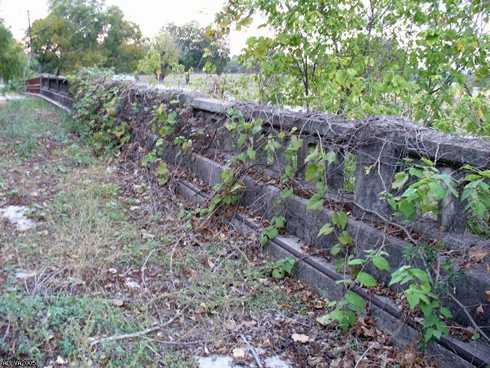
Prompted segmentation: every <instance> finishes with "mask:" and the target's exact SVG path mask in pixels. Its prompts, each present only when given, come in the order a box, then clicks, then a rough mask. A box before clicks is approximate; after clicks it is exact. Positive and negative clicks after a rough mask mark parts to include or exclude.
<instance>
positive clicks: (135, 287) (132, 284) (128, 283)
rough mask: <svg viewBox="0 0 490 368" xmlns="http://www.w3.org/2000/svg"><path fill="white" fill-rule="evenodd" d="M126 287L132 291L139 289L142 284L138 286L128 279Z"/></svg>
mask: <svg viewBox="0 0 490 368" xmlns="http://www.w3.org/2000/svg"><path fill="white" fill-rule="evenodd" d="M126 286H127V287H128V288H130V289H139V288H140V284H138V283H137V282H136V281H133V280H131V279H126Z"/></svg>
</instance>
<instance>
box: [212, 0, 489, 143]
mask: <svg viewBox="0 0 490 368" xmlns="http://www.w3.org/2000/svg"><path fill="white" fill-rule="evenodd" d="M489 10H490V3H489V2H488V1H485V0H472V1H455V0H339V1H328V0H302V1H299V0H233V1H232V0H229V1H228V2H227V4H226V5H225V7H224V9H223V11H222V12H220V13H219V14H218V17H217V25H218V30H219V31H221V32H228V31H229V30H230V28H231V26H232V25H235V26H237V27H241V26H246V25H247V24H249V23H250V22H251V20H252V19H253V17H254V15H255V14H257V13H262V14H263V15H265V17H266V19H267V26H269V27H270V28H272V31H273V32H271V33H273V36H271V37H259V38H252V39H250V40H249V42H248V47H247V49H246V51H245V53H244V55H243V58H244V59H245V60H246V61H247V62H248V63H249V65H250V66H254V67H257V68H259V69H260V73H259V75H258V78H259V81H260V82H261V83H262V84H263V85H265V86H267V88H262V89H261V91H262V92H263V96H262V97H263V99H264V100H267V101H273V102H276V103H285V104H290V105H291V104H294V105H304V106H310V107H314V108H316V109H321V110H327V111H331V112H335V113H338V114H346V115H348V116H351V117H354V118H361V117H365V116H367V115H373V114H390V115H399V116H406V117H409V118H411V119H414V120H418V121H422V122H424V123H425V124H426V125H431V126H436V127H438V128H440V129H443V130H446V131H454V130H464V131H470V132H475V133H478V134H486V135H490V110H489V108H488V94H489V91H488V88H487V87H485V86H488V83H487V81H488V70H489V59H488V54H489V49H490V38H489V37H490V36H489V33H488V29H489V28H488V21H489V15H490V12H489Z"/></svg>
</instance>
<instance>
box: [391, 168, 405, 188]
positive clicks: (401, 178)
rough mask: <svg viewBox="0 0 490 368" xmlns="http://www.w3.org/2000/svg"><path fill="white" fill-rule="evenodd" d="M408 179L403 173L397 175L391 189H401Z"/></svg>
mask: <svg viewBox="0 0 490 368" xmlns="http://www.w3.org/2000/svg"><path fill="white" fill-rule="evenodd" d="M408 178H409V176H408V174H407V173H406V172H405V171H402V172H399V173H397V174H396V175H395V178H394V180H393V183H392V184H391V187H392V188H393V189H395V190H398V189H402V188H403V186H404V185H405V183H406V182H407V181H408Z"/></svg>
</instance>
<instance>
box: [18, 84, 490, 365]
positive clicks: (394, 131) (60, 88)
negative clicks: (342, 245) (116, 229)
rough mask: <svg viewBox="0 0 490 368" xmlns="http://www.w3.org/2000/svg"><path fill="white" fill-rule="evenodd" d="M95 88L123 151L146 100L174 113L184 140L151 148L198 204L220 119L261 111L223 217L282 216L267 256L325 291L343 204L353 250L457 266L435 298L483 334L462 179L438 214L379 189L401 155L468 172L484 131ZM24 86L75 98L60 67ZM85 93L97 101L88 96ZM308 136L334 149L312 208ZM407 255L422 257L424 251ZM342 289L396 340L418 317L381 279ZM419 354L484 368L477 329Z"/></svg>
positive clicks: (216, 172)
mask: <svg viewBox="0 0 490 368" xmlns="http://www.w3.org/2000/svg"><path fill="white" fill-rule="evenodd" d="M98 88H100V89H101V90H111V91H113V94H114V96H115V97H117V101H118V103H117V106H116V107H115V112H114V119H115V121H116V122H117V123H119V124H120V123H122V122H124V123H126V124H127V125H128V130H129V134H130V139H131V140H130V142H131V143H130V145H132V147H131V150H132V152H133V154H132V155H129V156H131V157H132V158H133V159H141V158H142V155H143V153H142V152H145V153H147V152H150V151H152V150H154V149H155V144H156V143H157V142H158V140H159V137H158V135H157V134H155V131H154V129H152V128H151V125H152V121H153V120H154V116H153V111H154V109H155V108H157V107H158V106H160V105H161V104H163V105H164V106H165V108H166V109H169V111H174V112H176V113H177V123H176V126H175V129H176V135H177V136H179V137H182V138H184V139H189V140H191V141H192V148H191V149H190V150H189V149H185V148H183V147H182V146H179V145H176V144H174V143H175V142H172V141H169V142H166V144H165V145H163V148H162V149H161V150H159V151H158V154H159V156H160V157H161V158H162V159H163V160H164V161H165V162H166V163H167V164H168V165H169V166H170V167H171V168H180V169H184V170H185V172H186V173H187V174H186V175H183V176H180V177H179V178H177V179H176V182H175V185H176V189H177V191H178V192H179V194H180V195H182V196H184V197H185V198H187V199H189V200H191V201H193V202H195V203H196V205H199V204H203V203H209V201H210V199H211V197H212V195H213V193H214V191H213V189H212V188H213V187H214V186H216V185H219V184H222V183H223V172H225V171H226V170H227V168H228V165H227V160H228V159H230V158H233V157H236V156H237V155H239V154H240V153H241V148H240V147H237V140H236V135H235V133H234V132H233V131H231V130H230V129H227V128H226V123H227V122H229V121H230V119H233V117H232V116H235V118H236V119H243V121H245V122H250V121H260V122H261V125H262V126H261V131H260V134H259V135H260V137H258V138H257V139H266V138H267V137H270V136H276V137H278V139H277V142H279V144H280V146H278V147H277V148H276V149H275V152H274V155H275V159H274V161H273V162H271V161H270V160H268V157H267V152H265V151H264V150H262V151H260V150H258V151H259V152H257V153H256V154H254V156H255V157H249V158H247V159H246V160H245V161H246V163H247V165H246V166H247V169H246V170H243V171H242V172H240V177H239V181H240V182H241V183H242V184H243V192H242V193H241V195H240V198H239V205H240V208H239V209H237V210H236V211H235V212H234V213H233V215H232V216H231V217H230V218H229V221H230V222H232V223H234V224H235V225H236V226H237V227H238V228H239V229H241V231H243V232H244V233H245V234H248V235H250V234H255V235H256V236H260V234H262V233H263V231H264V227H265V225H264V222H262V221H259V220H258V216H259V217H260V218H263V219H269V220H271V219H273V218H274V216H283V217H284V218H285V220H286V221H285V233H284V234H282V235H279V236H277V237H274V238H272V239H269V240H270V241H269V244H268V246H267V247H266V250H267V251H268V252H269V253H270V254H271V255H272V256H273V257H275V258H279V259H281V258H284V257H287V256H289V257H294V259H295V260H296V268H295V275H296V277H298V278H299V279H301V280H303V281H305V282H306V283H307V284H309V285H311V286H312V287H313V288H315V289H317V290H318V291H319V292H320V293H321V294H322V295H325V296H326V297H328V298H329V299H336V300H339V299H341V298H342V296H343V294H344V293H345V286H344V285H343V284H342V281H345V280H346V279H349V276H348V275H347V274H346V272H344V270H339V269H338V267H336V260H335V257H334V256H332V254H331V252H329V251H331V250H332V247H334V246H335V244H337V243H338V242H339V240H338V236H339V234H338V232H336V231H332V232H330V233H329V234H327V235H325V236H320V237H319V236H318V234H319V232H320V230H321V229H322V227H323V225H324V224H326V223H333V222H335V220H334V217H335V216H336V214H337V213H338V212H341V211H343V212H345V213H348V214H349V217H348V220H347V223H346V225H345V230H346V231H348V233H349V234H350V236H351V237H352V244H350V245H351V250H350V251H351V252H352V254H353V256H354V257H356V258H357V257H363V256H364V255H365V254H366V251H369V250H383V251H386V253H387V254H388V256H387V257H388V259H389V262H390V264H391V265H392V267H393V268H397V267H399V266H402V265H403V264H404V262H405V255H406V253H407V249H414V248H417V247H420V245H421V244H425V245H426V246H427V247H432V248H433V249H439V251H438V254H437V256H436V259H435V260H434V261H433V262H434V264H433V266H435V267H439V269H438V271H437V272H438V273H437V274H438V275H440V276H441V277H444V272H445V271H443V270H442V269H441V264H442V263H443V262H444V261H446V260H448V259H450V260H451V261H452V264H453V266H454V267H455V269H456V271H458V272H459V271H462V276H461V277H460V278H458V279H456V280H454V281H452V283H451V286H452V289H451V292H452V294H451V293H448V295H447V298H444V300H443V302H444V304H445V305H446V306H447V307H449V308H450V310H451V312H452V314H453V318H454V320H455V321H456V322H457V323H459V324H460V325H461V326H466V327H468V328H472V329H478V330H479V331H481V332H482V333H483V334H484V335H485V334H486V335H488V334H489V333H490V327H489V326H490V295H489V294H490V272H489V271H490V270H489V263H488V261H489V259H490V258H489V254H490V253H489V251H490V240H489V239H488V238H485V237H483V236H479V235H477V234H474V233H472V232H471V231H470V227H469V225H468V221H469V219H468V211H466V210H465V207H466V203H465V202H464V201H461V200H460V199H459V198H461V194H462V190H463V186H462V184H461V183H462V181H458V185H457V186H456V190H457V191H458V194H459V195H458V196H457V197H456V196H451V195H446V196H445V198H444V199H443V200H442V201H440V202H439V203H438V209H437V211H435V212H436V214H437V215H433V214H432V215H425V216H421V215H418V216H416V217H415V218H414V219H412V220H411V221H404V220H402V219H401V218H400V216H398V214H397V213H394V211H393V209H392V207H391V206H390V205H389V204H388V201H387V200H386V197H385V196H384V194H386V193H389V192H390V191H391V190H392V188H393V183H394V180H395V178H396V175H397V173H400V172H402V171H403V170H404V169H406V168H407V167H408V165H410V164H409V163H408V162H410V163H422V162H423V161H422V160H424V159H426V160H431V161H432V162H433V167H434V168H435V169H436V170H437V172H439V173H442V174H445V175H448V176H450V177H452V178H454V179H457V180H460V179H462V178H463V177H464V176H465V175H466V174H467V173H468V170H469V169H468V167H469V166H471V167H473V168H475V169H479V170H488V169H490V141H489V140H488V139H481V138H473V137H458V136H453V135H448V134H444V133H441V132H438V131H435V130H432V129H428V128H424V127H421V126H420V125H417V124H414V123H412V122H409V121H406V120H404V119H402V118H397V117H372V118H369V119H366V120H363V121H351V120H349V119H346V118H344V117H339V116H334V115H329V114H325V113H306V112H294V111H289V110H283V109H278V108H274V107H270V106H262V105H258V104H244V103H229V102H223V101H217V100H212V99H209V98H207V97H206V96H201V95H198V94H192V93H184V92H182V91H177V90H164V89H159V88H156V87H151V86H147V85H143V84H138V83H134V82H124V81H117V80H105V81H102V82H100V86H99V87H98ZM27 91H28V93H30V94H32V95H35V96H39V97H41V98H44V99H46V100H48V101H50V102H52V103H54V104H56V105H58V106H60V107H62V108H64V109H66V110H68V111H71V110H72V109H74V110H75V111H76V109H77V102H79V101H77V100H76V99H74V98H73V96H72V95H71V94H70V86H69V82H68V81H67V80H66V79H65V78H63V77H57V76H49V75H42V76H40V77H38V78H35V79H32V80H30V81H27ZM94 104H96V105H97V104H98V106H103V104H102V103H100V101H97V97H96V96H94ZM231 111H234V112H233V113H231ZM102 113H104V112H102ZM230 114H231V115H230ZM237 116H239V117H238V118H237ZM281 132H285V138H284V137H283V138H281V137H280V135H281V134H284V133H281ZM293 135H295V136H297V137H299V138H300V141H299V142H300V147H298V149H297V150H296V151H293V152H292V151H291V149H290V148H291V146H290V145H289V144H290V143H291V139H292V138H291V137H292V136H293ZM264 137H265V138H264ZM318 147H322V148H323V150H324V151H327V152H333V153H335V161H334V162H333V160H332V161H331V162H327V163H325V162H324V161H321V162H322V164H325V165H326V166H325V167H324V171H325V177H326V188H327V189H328V190H327V191H326V192H325V193H321V195H322V198H321V200H323V202H321V205H320V206H319V207H317V208H316V209H315V210H311V209H310V207H311V198H312V197H313V196H315V194H316V193H317V189H316V188H315V185H313V184H312V183H311V180H307V179H308V178H307V177H308V173H307V172H306V165H304V164H303V163H304V162H305V160H306V158H307V157H308V156H309V155H310V154H311V153H312V152H314V151H315V150H316V149H317V148H318ZM291 155H293V156H294V160H293V161H294V162H296V163H298V164H297V166H296V167H293V171H294V172H293V174H294V175H293V176H292V177H291V178H290V181H289V183H290V185H291V186H292V188H293V189H294V190H293V192H292V193H290V194H289V196H287V197H286V198H283V199H282V200H281V198H282V197H283V196H282V194H283V191H284V185H283V183H284V182H283V181H282V180H281V177H282V176H283V175H284V172H285V171H286V170H287V169H288V165H290V163H291ZM475 250H478V251H479V252H480V254H482V253H483V254H484V257H483V259H479V260H478V262H468V260H471V254H473V253H474V251H475ZM414 264H415V265H416V266H419V267H421V268H424V267H427V265H426V264H425V265H424V259H423V257H422V258H421V259H417V260H415V261H414ZM429 266H432V265H429ZM367 270H368V271H369V272H370V273H371V274H373V275H375V276H376V279H378V280H380V281H382V282H384V283H385V284H387V283H388V282H389V281H390V280H389V275H388V274H387V273H383V272H380V271H379V270H378V269H376V268H375V267H373V266H372V265H369V266H367ZM351 290H352V291H353V292H355V293H356V294H357V295H359V296H361V297H362V298H363V299H364V300H365V301H366V302H367V303H368V305H369V313H370V314H371V315H372V316H373V318H374V320H375V322H376V325H377V326H378V327H379V328H380V329H381V330H384V331H387V332H389V333H390V334H392V335H393V337H394V338H395V340H396V341H397V342H398V343H399V344H400V345H406V344H410V343H412V342H413V341H414V339H415V338H416V337H417V336H419V335H420V331H421V323H420V320H417V319H416V318H414V316H411V315H407V314H406V313H405V312H404V309H403V307H402V303H400V300H393V299H391V298H389V297H388V295H389V293H387V292H383V290H381V288H379V289H374V290H368V289H366V288H363V287H361V286H360V285H358V284H354V285H353V286H351ZM482 311H483V312H482ZM428 354H430V355H433V356H434V357H436V359H437V360H438V361H439V362H440V363H441V364H442V365H443V366H446V367H484V366H486V364H488V363H489V362H490V345H489V342H488V341H485V339H484V338H481V339H479V340H477V341H463V340H460V339H458V338H456V337H454V336H442V337H441V338H440V339H438V340H437V341H435V342H432V343H430V344H429V347H428Z"/></svg>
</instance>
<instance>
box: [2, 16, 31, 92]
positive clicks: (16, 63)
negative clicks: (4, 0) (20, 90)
mask: <svg viewBox="0 0 490 368" xmlns="http://www.w3.org/2000/svg"><path fill="white" fill-rule="evenodd" d="M25 65H26V56H25V54H24V50H23V49H22V47H21V45H20V44H19V43H18V42H17V41H16V40H15V39H14V37H13V36H12V33H11V32H10V31H9V29H8V28H7V27H6V26H5V25H4V24H3V22H2V21H1V19H0V78H2V79H3V80H4V81H5V82H9V81H11V80H14V79H16V78H18V77H20V76H21V75H22V72H23V70H24V67H25Z"/></svg>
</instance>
